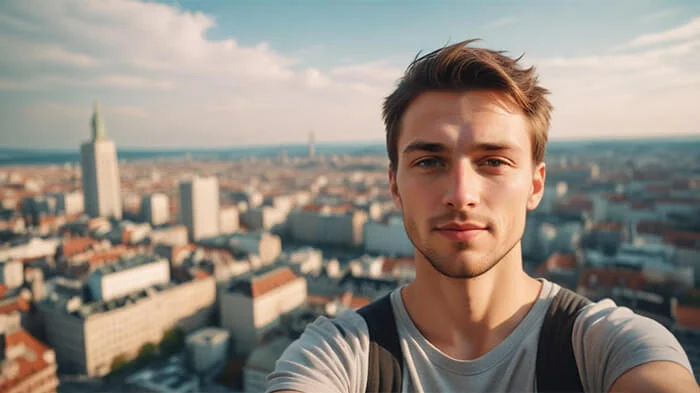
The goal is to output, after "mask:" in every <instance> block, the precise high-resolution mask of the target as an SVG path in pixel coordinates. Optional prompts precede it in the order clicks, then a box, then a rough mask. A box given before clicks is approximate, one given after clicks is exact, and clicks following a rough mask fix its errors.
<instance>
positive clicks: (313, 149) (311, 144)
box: [309, 131, 316, 159]
mask: <svg viewBox="0 0 700 393" xmlns="http://www.w3.org/2000/svg"><path fill="white" fill-rule="evenodd" d="M315 155H316V147H315V146H314V132H313V131H311V132H310V133H309V159H313V158H314V156H315Z"/></svg>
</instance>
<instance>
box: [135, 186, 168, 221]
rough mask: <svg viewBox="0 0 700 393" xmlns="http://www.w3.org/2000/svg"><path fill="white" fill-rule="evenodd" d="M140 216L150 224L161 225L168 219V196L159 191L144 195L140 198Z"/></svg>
mask: <svg viewBox="0 0 700 393" xmlns="http://www.w3.org/2000/svg"><path fill="white" fill-rule="evenodd" d="M141 218H142V219H143V220H145V221H148V222H149V223H151V225H162V224H166V223H167V222H168V221H170V203H169V201H168V196H167V195H165V194H161V193H155V194H149V195H144V196H143V198H142V199H141Z"/></svg>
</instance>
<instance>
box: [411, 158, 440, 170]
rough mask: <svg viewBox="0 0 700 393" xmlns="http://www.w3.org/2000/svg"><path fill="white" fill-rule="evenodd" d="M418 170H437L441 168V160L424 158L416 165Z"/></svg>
mask: <svg viewBox="0 0 700 393" xmlns="http://www.w3.org/2000/svg"><path fill="white" fill-rule="evenodd" d="M416 166H417V167H419V168H438V167H441V166H443V162H442V160H439V159H437V158H424V159H422V160H420V161H418V162H417V163H416Z"/></svg>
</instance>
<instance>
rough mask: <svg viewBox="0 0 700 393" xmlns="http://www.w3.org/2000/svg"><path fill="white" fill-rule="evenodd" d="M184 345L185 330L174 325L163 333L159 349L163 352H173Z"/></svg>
mask: <svg viewBox="0 0 700 393" xmlns="http://www.w3.org/2000/svg"><path fill="white" fill-rule="evenodd" d="M184 345H185V332H184V331H182V329H180V328H179V327H177V326H175V327H173V328H172V329H170V330H168V331H166V332H165V334H163V340H161V342H160V350H161V352H164V353H173V352H177V351H178V350H180V349H181V348H182V347H183V346H184Z"/></svg>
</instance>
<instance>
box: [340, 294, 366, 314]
mask: <svg viewBox="0 0 700 393" xmlns="http://www.w3.org/2000/svg"><path fill="white" fill-rule="evenodd" d="M340 302H341V303H343V305H345V307H349V308H352V309H353V310H357V309H358V308H362V307H364V306H366V305H368V304H370V303H371V302H372V299H371V298H368V297H364V296H355V295H353V293H352V292H349V291H348V292H345V293H344V294H343V295H342V296H341V297H340Z"/></svg>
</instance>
